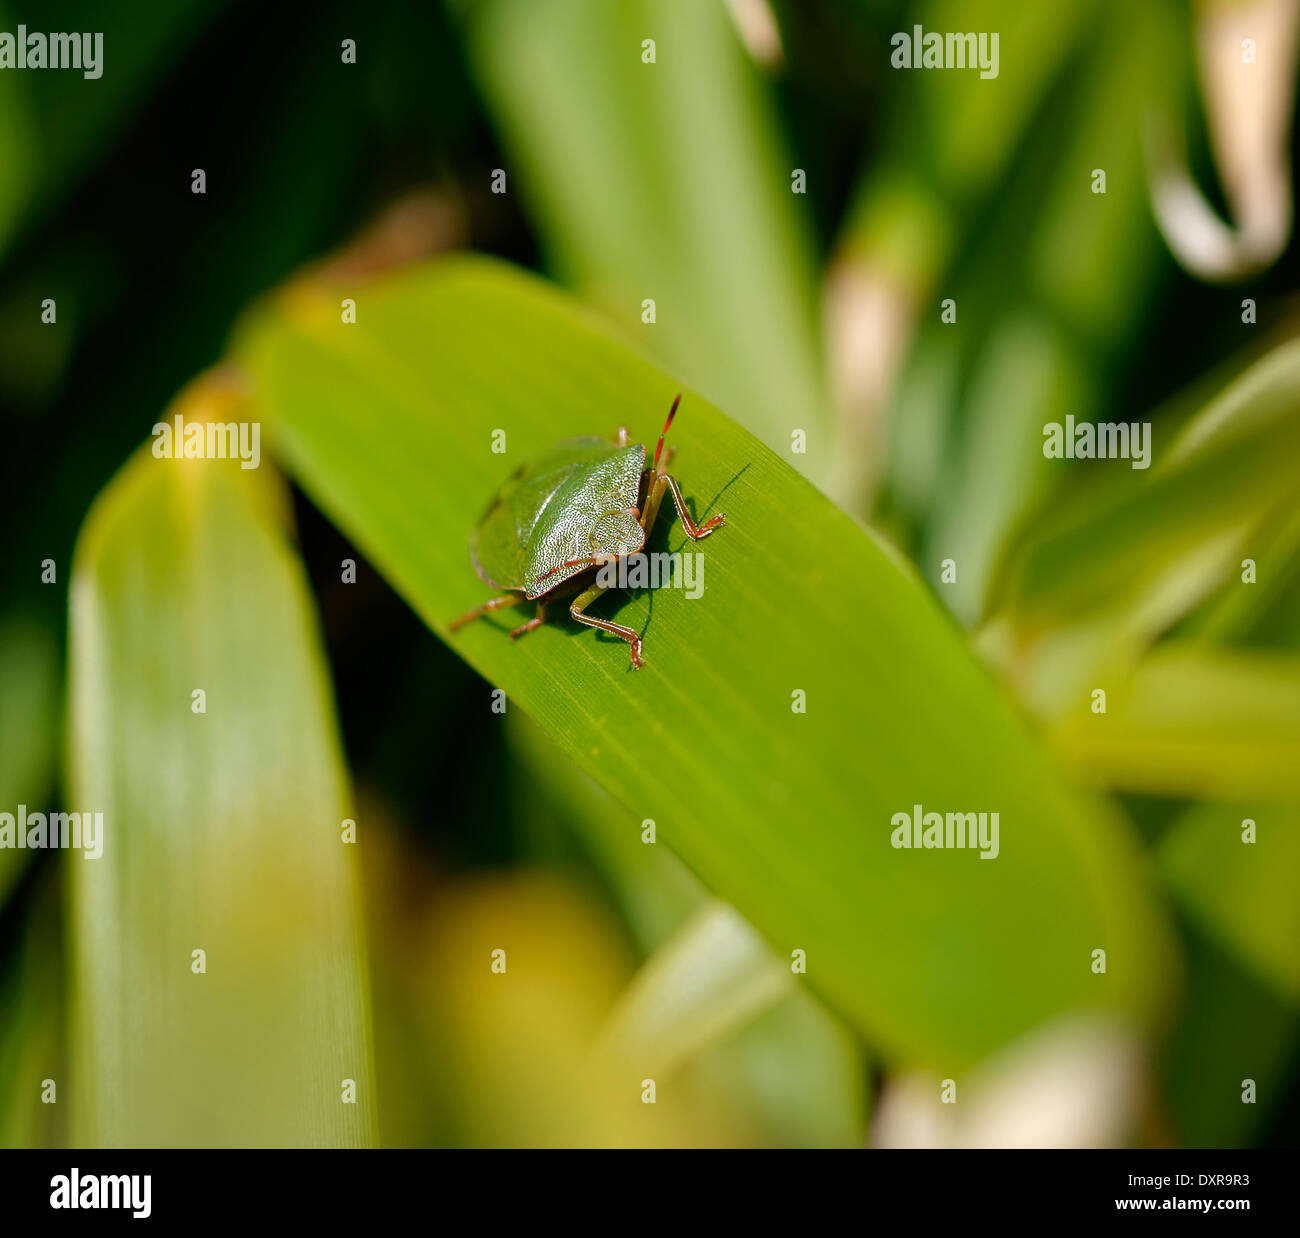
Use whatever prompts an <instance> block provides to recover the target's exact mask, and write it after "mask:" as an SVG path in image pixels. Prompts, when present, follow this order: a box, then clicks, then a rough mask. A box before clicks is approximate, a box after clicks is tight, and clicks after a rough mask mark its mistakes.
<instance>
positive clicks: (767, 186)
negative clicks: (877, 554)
mask: <svg viewBox="0 0 1300 1238" xmlns="http://www.w3.org/2000/svg"><path fill="white" fill-rule="evenodd" d="M463 7H464V8H465V10H466V13H467V17H466V23H467V27H468V33H469V42H470V46H471V50H472V53H473V58H474V61H475V63H476V65H477V69H478V74H479V77H480V79H481V81H482V84H483V87H484V90H485V93H486V95H487V99H488V103H489V105H490V107H491V108H492V111H493V114H494V116H495V118H496V120H497V122H498V124H499V126H500V128H501V130H502V132H503V135H504V138H505V141H506V146H507V149H508V151H509V153H510V157H511V158H510V163H509V165H508V167H507V169H506V171H507V173H508V176H509V177H510V178H511V179H510V180H509V182H508V183H509V185H510V191H511V192H514V187H515V186H516V185H517V186H518V187H519V189H520V191H521V192H522V193H523V196H524V200H525V202H526V203H528V204H529V205H530V206H531V207H532V208H533V210H534V212H535V215H536V222H537V226H538V228H539V230H540V232H541V235H542V239H543V242H544V244H545V246H546V248H547V250H548V253H549V256H550V259H551V260H552V261H553V263H554V264H555V268H556V272H557V274H558V275H559V276H560V277H561V278H563V279H564V280H565V281H567V282H568V283H570V284H571V285H572V286H573V288H574V289H575V290H577V291H578V292H579V293H580V295H582V296H583V297H584V298H586V299H587V300H589V301H590V302H591V303H592V304H594V305H597V306H599V307H600V308H601V309H602V310H604V311H605V312H606V313H608V314H609V315H610V317H611V318H612V319H613V321H615V322H617V323H619V324H621V325H623V326H625V327H627V328H628V329H629V330H631V331H634V332H636V333H637V334H636V338H637V339H638V340H640V341H641V342H642V346H643V347H644V348H645V349H646V350H647V351H649V352H651V353H653V354H654V355H655V356H657V357H659V358H661V359H662V360H663V361H664V362H666V363H667V364H668V365H669V366H671V367H672V368H673V369H674V370H675V371H676V372H678V373H680V374H682V375H683V376H684V377H685V378H686V380H687V381H689V382H690V383H691V384H692V385H693V386H695V387H697V388H698V389H699V390H701V391H703V392H706V393H708V394H709V395H710V396H711V397H712V398H713V399H715V400H717V401H718V402H720V403H722V404H725V405H726V406H727V407H729V408H731V409H733V410H734V411H735V415H736V416H737V417H739V418H740V419H741V421H743V422H744V424H745V425H746V426H747V427H748V428H749V429H750V430H752V431H753V432H754V433H755V434H757V435H758V436H759V438H761V439H763V441H764V442H766V443H767V444H768V446H770V447H771V448H772V449H773V450H775V451H777V452H779V453H781V454H782V455H784V456H786V458H788V459H792V462H793V463H795V464H796V466H797V467H799V468H801V469H803V470H804V471H805V472H807V473H808V475H809V476H810V477H812V478H813V479H814V480H824V478H825V476H826V474H827V472H828V470H829V467H830V463H831V460H830V444H829V442H828V440H827V439H826V437H825V433H824V431H825V430H826V429H827V428H828V422H827V410H826V406H825V393H824V389H823V376H822V369H821V357H820V354H819V351H818V343H817V335H816V309H815V296H814V287H813V258H812V253H811V247H810V244H809V239H808V236H807V225H806V222H805V221H804V219H803V217H802V215H801V213H800V212H799V211H798V210H797V209H796V207H797V204H799V203H802V202H803V201H804V199H803V198H801V197H799V196H796V195H795V194H793V193H792V192H791V176H792V172H793V171H794V166H793V163H792V161H791V159H790V157H789V156H788V155H787V154H786V153H785V152H783V151H782V149H781V142H780V141H779V139H778V136H777V124H776V120H775V117H774V115H773V109H772V106H771V103H770V101H769V100H768V98H767V96H766V87H765V85H764V83H763V82H762V80H761V78H760V76H759V74H758V73H757V71H756V70H755V69H754V67H753V65H752V64H751V63H750V61H749V59H748V57H747V56H746V54H745V52H744V50H743V48H742V47H741V45H740V43H739V41H738V39H737V37H736V33H735V30H734V29H733V27H732V25H731V23H730V21H729V20H728V18H727V15H726V12H725V10H724V8H723V6H722V4H721V3H719V2H717V0H699V2H697V3H692V4H680V3H676V2H675V0H624V2H623V3H620V4H586V3H581V2H576V3H575V0H484V2H483V3H472V4H466V5H464V6H463ZM644 39H654V40H655V42H656V59H655V62H654V63H653V64H646V63H643V61H642V40H644ZM818 188H819V187H813V191H814V192H816V191H817V190H818ZM647 299H650V300H653V301H654V302H655V306H656V320H655V322H654V324H653V325H649V324H645V323H643V321H642V302H643V301H644V300H647ZM608 415H609V416H612V415H614V414H613V413H612V412H611V413H609V414H608ZM796 428H799V429H803V430H804V431H805V432H806V433H807V436H808V451H807V454H804V455H797V456H793V457H791V456H790V454H789V453H790V445H791V431H793V430H794V429H796Z"/></svg>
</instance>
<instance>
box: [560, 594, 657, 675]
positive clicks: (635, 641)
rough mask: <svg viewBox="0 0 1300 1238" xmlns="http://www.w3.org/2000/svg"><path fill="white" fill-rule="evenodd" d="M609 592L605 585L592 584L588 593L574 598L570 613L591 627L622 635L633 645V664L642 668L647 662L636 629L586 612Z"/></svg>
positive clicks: (637, 667)
mask: <svg viewBox="0 0 1300 1238" xmlns="http://www.w3.org/2000/svg"><path fill="white" fill-rule="evenodd" d="M608 592H609V590H608V589H607V588H606V587H605V586H604V585H592V587H591V588H590V589H588V590H587V592H586V593H583V594H581V595H580V596H579V597H576V598H574V599H573V605H572V606H570V607H569V614H571V615H572V616H573V617H574V618H575V619H576V620H577V621H578V622H579V623H585V624H586V625H587V626H588V627H589V628H600V630H601V631H602V632H613V634H614V635H615V636H619V637H622V639H623V640H625V641H627V643H628V644H629V645H631V646H632V665H633V666H634V667H636V669H637V670H640V669H641V668H642V667H643V666H644V665H645V662H644V661H643V659H642V657H641V637H640V636H639V635H638V634H637V632H636V629H635V628H625V627H624V626H623V625H622V624H621V623H611V622H610V621H609V620H608V619H597V618H596V617H595V615H588V614H586V613H584V612H585V611H586V609H587V607H588V606H590V605H591V604H592V602H594V601H595V600H596V599H597V598H599V597H600V596H601V595H602V594H604V593H608Z"/></svg>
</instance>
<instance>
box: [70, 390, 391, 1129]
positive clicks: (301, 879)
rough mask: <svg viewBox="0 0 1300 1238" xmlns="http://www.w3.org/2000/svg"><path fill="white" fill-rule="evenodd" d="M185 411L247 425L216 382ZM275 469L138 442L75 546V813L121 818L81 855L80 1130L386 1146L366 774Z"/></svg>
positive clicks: (183, 404) (75, 883)
mask: <svg viewBox="0 0 1300 1238" xmlns="http://www.w3.org/2000/svg"><path fill="white" fill-rule="evenodd" d="M178 411H179V412H181V413H182V415H184V416H185V417H186V418H189V419H194V418H198V417H201V416H204V415H211V416H214V417H215V418H216V419H217V420H227V419H235V418H242V417H244V416H246V412H244V411H243V410H241V409H240V407H239V406H238V405H237V404H232V402H231V401H230V399H229V398H228V397H225V396H224V395H223V394H221V393H220V392H215V391H213V390H212V389H210V388H208V387H207V386H205V385H202V384H201V385H199V386H198V387H197V388H196V389H195V390H194V391H193V392H191V393H190V394H189V395H188V396H187V397H183V398H182V399H181V400H180V401H178V403H177V405H175V406H174V407H173V409H172V410H171V412H178ZM169 415H170V414H169ZM264 467H265V466H264ZM269 486H270V483H269V482H267V481H265V480H263V478H262V477H261V475H260V474H255V473H252V472H245V471H242V470H241V469H240V468H239V467H238V465H237V464H235V463H232V462H222V461H213V460H192V461H178V460H168V459H155V458H154V457H153V456H152V455H151V454H150V453H149V451H148V450H143V449H142V451H141V452H140V453H139V454H138V455H137V456H136V457H135V458H133V459H132V460H131V461H130V462H129V463H128V464H127V465H126V467H125V468H124V469H123V471H122V472H121V473H120V474H119V475H118V476H117V477H116V478H115V479H114V481H113V482H112V483H111V484H110V486H109V487H108V489H107V490H106V491H105V492H104V493H103V494H102V495H101V497H100V498H99V500H98V501H97V502H96V505H95V507H94V509H93V510H92V512H91V514H90V516H89V518H88V520H87V523H86V526H85V528H84V529H83V531H82V534H81V537H80V540H79V542H78V546H77V552H76V559H75V565H74V576H73V582H72V589H71V638H70V639H71V683H70V691H69V732H70V735H69V740H70V753H69V766H70V772H71V787H70V796H69V804H68V807H69V808H70V809H73V810H76V811H81V812H98V813H103V828H104V842H103V854H102V856H101V857H100V858H98V859H91V858H86V856H85V855H83V854H82V853H78V852H75V851H74V852H72V853H70V854H69V855H68V857H67V859H66V873H67V876H68V878H69V882H70V888H71V907H72V911H71V925H72V937H73V955H74V964H73V976H72V1000H73V1008H74V1014H73V1057H74V1061H75V1063H76V1071H77V1080H76V1082H77V1084H78V1090H77V1099H76V1109H75V1113H74V1128H73V1129H74V1139H75V1140H76V1142H78V1143H84V1144H89V1145H100V1144H106V1145H113V1146H124V1145H125V1146H134V1145H173V1144H180V1145H199V1146H213V1145H216V1146H222V1145H241V1146H242V1145H253V1146H267V1145H272V1146H274V1145H285V1144H289V1145H348V1146H355V1145H361V1144H366V1143H369V1142H370V1141H371V1139H372V1123H373V1113H374V1093H373V1086H372V1082H371V1078H372V1064H371V1060H370V1048H369V1032H368V1026H367V1025H368V1020H369V1010H368V997H367V992H366V978H365V969H364V962H363V952H362V946H361V940H360V930H359V917H358V911H357V900H356V897H355V893H354V884H353V875H352V868H351V852H350V851H349V848H348V847H347V846H346V845H345V844H344V843H343V842H342V841H341V833H342V831H341V823H342V821H343V820H344V818H345V817H347V816H348V812H347V807H346V802H347V800H346V797H347V788H346V785H345V784H346V780H345V776H344V772H343V769H342V764H341V758H340V753H339V747H338V739H337V736H336V734H335V729H334V723H333V705H332V701H331V698H330V688H329V684H328V680H327V675H326V671H325V667H324V665H323V661H322V655H321V651H320V646H319V640H318V636H317V633H316V630H315V618H314V615H313V613H312V608H311V604H310V602H309V599H308V595H307V592H306V587H305V582H304V579H303V573H302V569H301V567H300V565H299V564H298V562H297V560H296V558H295V556H294V555H293V553H292V552H291V551H290V549H289V548H288V546H287V545H286V542H285V538H284V532H283V529H282V528H281V527H278V526H277V524H276V523H275V522H273V521H272V519H271V518H270V513H271V512H272V511H273V510H274V507H275V500H274V497H273V495H268V494H267V493H266V491H267V490H268V488H269ZM196 690H202V691H203V692H205V693H206V701H205V704H206V712H203V713H198V712H194V710H193V700H194V698H193V693H194V692H195V691H196ZM196 950H203V951H205V952H206V972H205V973H204V974H196V972H195V971H194V970H193V967H194V961H193V960H194V956H193V953H192V952H193V951H196ZM347 1079H351V1080H354V1081H355V1085H356V1090H355V1096H356V1103H354V1104H349V1103H344V1099H343V1098H344V1087H345V1085H344V1080H347Z"/></svg>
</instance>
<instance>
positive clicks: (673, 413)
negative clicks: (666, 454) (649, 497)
mask: <svg viewBox="0 0 1300 1238" xmlns="http://www.w3.org/2000/svg"><path fill="white" fill-rule="evenodd" d="M681 402H682V393H681V392H680V391H679V392H678V393H677V397H676V399H674V400H673V406H672V408H670V409H669V410H668V420H667V421H665V422H664V428H663V430H662V431H660V434H659V446H658V447H656V448H655V462H654V471H655V472H656V473H657V472H658V471H659V456H660V454H661V453H662V452H663V449H664V435H665V434H667V433H668V427H669V426H671V425H672V424H673V418H674V417H676V416H677V406H678V405H679V404H680V403H681Z"/></svg>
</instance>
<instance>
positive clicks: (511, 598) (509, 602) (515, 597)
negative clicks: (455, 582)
mask: <svg viewBox="0 0 1300 1238" xmlns="http://www.w3.org/2000/svg"><path fill="white" fill-rule="evenodd" d="M526 600H527V599H525V597H524V595H523V594H522V593H507V594H506V595H505V597H499V598H489V599H488V600H487V601H486V602H484V603H483V605H482V606H476V607H474V609H473V610H467V611H466V612H465V613H464V614H463V615H461V617H460V618H459V619H453V620H452V621H451V623H450V624H449V625H448V627H449V628H450V630H451V631H453V632H454V631H456V629H457V628H463V627H464V626H465V625H466V624H467V623H470V622H471V621H473V620H475V619H478V618H479V617H480V616H482V615H486V614H487V613H488V612H489V611H492V610H501V609H502V607H505V606H518V605H519V604H520V603H522V602H524V601H526Z"/></svg>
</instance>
